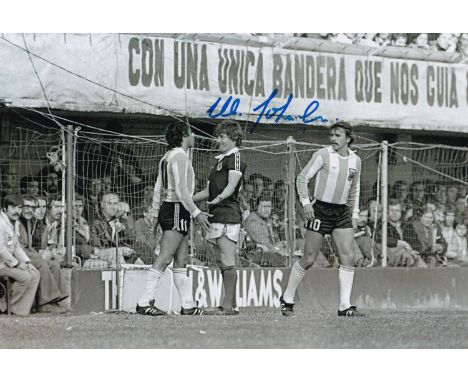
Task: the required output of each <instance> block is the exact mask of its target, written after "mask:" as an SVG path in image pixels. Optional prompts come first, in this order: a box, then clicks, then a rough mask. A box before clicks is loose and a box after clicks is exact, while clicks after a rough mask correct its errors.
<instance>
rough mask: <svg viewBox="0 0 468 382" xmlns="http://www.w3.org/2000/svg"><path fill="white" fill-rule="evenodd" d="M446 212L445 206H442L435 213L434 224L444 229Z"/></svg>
mask: <svg viewBox="0 0 468 382" xmlns="http://www.w3.org/2000/svg"><path fill="white" fill-rule="evenodd" d="M445 210H446V208H445V206H440V207H437V208H436V209H435V210H434V212H433V214H434V223H435V224H437V225H438V226H440V227H442V225H443V224H444V223H445Z"/></svg>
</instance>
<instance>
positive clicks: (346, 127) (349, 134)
mask: <svg viewBox="0 0 468 382" xmlns="http://www.w3.org/2000/svg"><path fill="white" fill-rule="evenodd" d="M335 129H343V130H344V131H345V133H346V138H350V139H351V140H350V141H349V145H352V144H353V142H354V140H355V139H356V136H355V135H354V131H353V128H352V127H351V125H350V124H349V123H348V122H344V121H340V122H337V123H335V124H333V125H331V126H330V132H331V131H332V130H335Z"/></svg>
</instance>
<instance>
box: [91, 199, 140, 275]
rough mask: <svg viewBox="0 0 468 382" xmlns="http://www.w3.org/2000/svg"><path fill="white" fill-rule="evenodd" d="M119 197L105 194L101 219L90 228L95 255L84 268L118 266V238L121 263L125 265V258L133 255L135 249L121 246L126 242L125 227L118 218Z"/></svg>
mask: <svg viewBox="0 0 468 382" xmlns="http://www.w3.org/2000/svg"><path fill="white" fill-rule="evenodd" d="M119 203H120V200H119V196H118V195H117V194H114V193H105V194H103V195H102V201H101V218H100V219H98V220H95V221H94V222H93V224H92V225H91V228H90V244H91V245H92V246H93V248H94V253H93V254H92V255H91V258H90V260H87V261H86V262H85V264H84V265H83V266H84V267H90V268H105V267H115V265H116V261H117V259H116V248H117V247H116V241H117V238H118V243H117V244H118V248H119V262H120V263H122V264H124V263H125V258H129V257H130V256H131V255H133V252H134V251H133V249H132V248H129V247H126V246H123V245H120V243H122V240H125V225H124V224H123V223H121V222H119V221H118V219H117V218H116V215H117V212H118V210H119Z"/></svg>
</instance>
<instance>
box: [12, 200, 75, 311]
mask: <svg viewBox="0 0 468 382" xmlns="http://www.w3.org/2000/svg"><path fill="white" fill-rule="evenodd" d="M22 201H23V205H22V210H21V215H20V218H19V222H20V224H19V241H20V244H21V246H22V247H23V249H24V251H25V252H26V254H27V255H28V257H29V258H30V260H31V263H32V264H33V265H34V267H36V269H37V270H38V271H39V274H40V276H41V277H40V281H39V288H38V295H39V301H38V302H39V309H40V310H42V311H44V309H43V308H44V306H45V305H47V304H51V305H52V306H50V308H53V309H57V308H58V306H57V303H58V302H60V301H62V300H65V299H66V298H67V297H68V294H67V291H66V282H65V274H64V272H63V271H62V268H61V266H60V262H59V261H57V260H52V259H47V260H45V259H43V257H42V256H41V255H40V254H39V252H37V251H36V250H35V249H34V247H33V239H32V238H33V233H34V229H35V225H36V221H35V220H36V219H35V218H34V210H35V209H36V207H37V201H36V199H35V198H34V197H33V196H31V195H23V196H22Z"/></svg>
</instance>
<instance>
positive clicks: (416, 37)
mask: <svg viewBox="0 0 468 382" xmlns="http://www.w3.org/2000/svg"><path fill="white" fill-rule="evenodd" d="M409 46H410V47H411V48H415V49H429V48H430V47H429V36H428V35H427V33H419V34H417V33H415V34H413V37H412V38H411V42H410V43H409Z"/></svg>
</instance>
